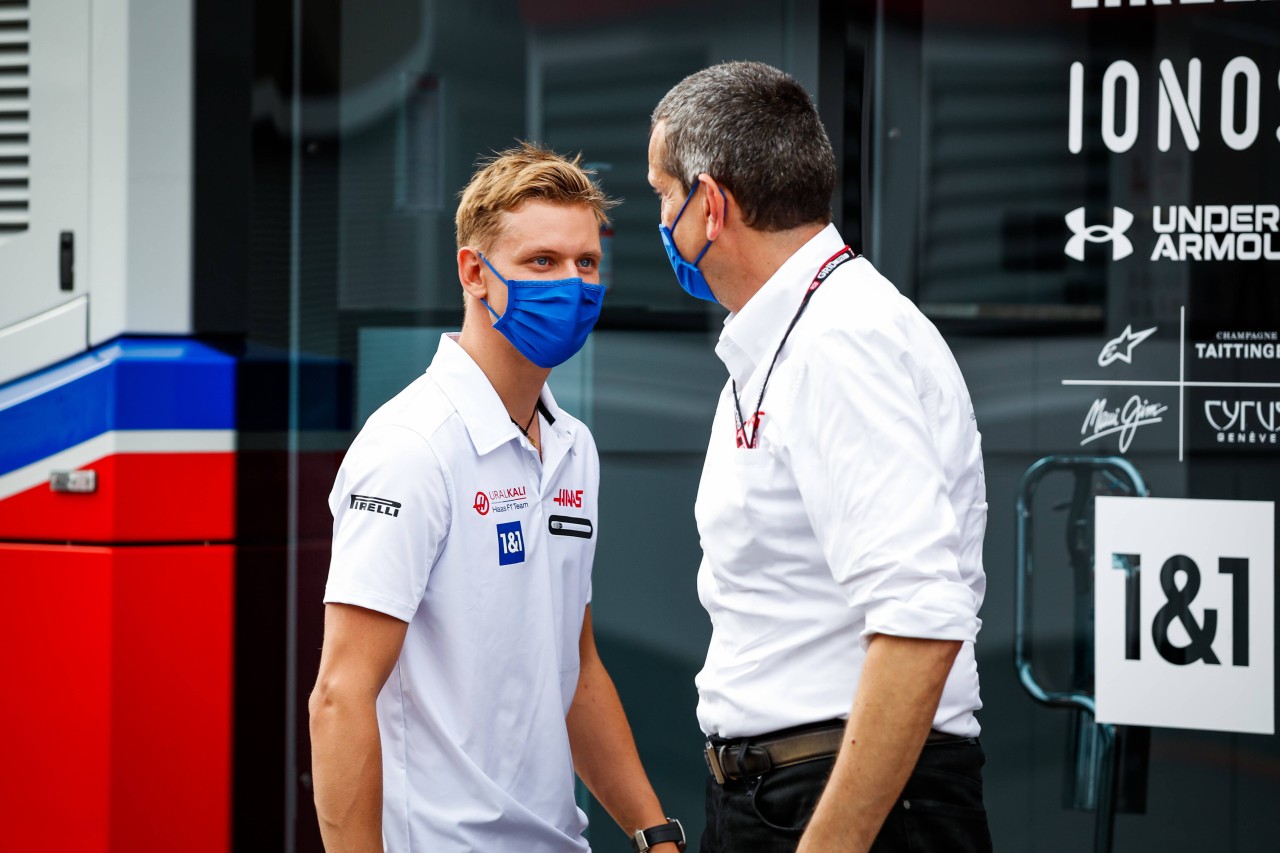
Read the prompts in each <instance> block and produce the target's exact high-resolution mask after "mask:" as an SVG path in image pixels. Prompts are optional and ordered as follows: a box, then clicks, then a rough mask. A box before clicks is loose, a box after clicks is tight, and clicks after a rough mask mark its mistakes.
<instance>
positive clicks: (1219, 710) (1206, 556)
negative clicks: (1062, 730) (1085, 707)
mask: <svg viewBox="0 0 1280 853" xmlns="http://www.w3.org/2000/svg"><path fill="white" fill-rule="evenodd" d="M1095 518H1096V521H1095V527H1094V535H1095V543H1094V549H1095V555H1094V567H1095V568H1094V630H1095V634H1094V636H1095V640H1094V654H1095V657H1096V661H1095V663H1096V673H1097V684H1096V690H1097V702H1098V713H1097V715H1096V716H1097V719H1098V722H1105V723H1118V724H1121V725H1132V726H1168V727H1172V728H1184V729H1208V730H1210V731H1227V732H1254V733H1257V734H1266V735H1269V734H1274V733H1275V690H1274V685H1275V595H1274V586H1275V521H1274V519H1275V505H1274V504H1273V503H1272V502H1271V501H1211V500H1190V499H1172V498H1119V497H1099V498H1098V499H1097V503H1096V516H1095Z"/></svg>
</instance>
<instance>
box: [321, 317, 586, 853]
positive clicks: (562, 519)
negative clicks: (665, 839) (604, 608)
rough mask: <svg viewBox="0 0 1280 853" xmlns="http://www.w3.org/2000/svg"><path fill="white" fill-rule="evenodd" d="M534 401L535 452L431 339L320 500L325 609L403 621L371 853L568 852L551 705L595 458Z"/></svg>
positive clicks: (557, 731) (555, 700)
mask: <svg viewBox="0 0 1280 853" xmlns="http://www.w3.org/2000/svg"><path fill="white" fill-rule="evenodd" d="M542 401H543V404H544V405H545V406H546V408H547V410H548V411H549V412H550V413H551V416H552V418H553V419H554V423H551V422H548V419H547V418H543V419H542V421H541V434H542V449H543V459H542V460H540V459H539V457H538V453H537V451H536V450H535V449H534V448H533V446H532V445H530V444H529V443H528V441H526V440H525V439H524V438H523V437H522V436H521V435H520V433H519V431H518V430H517V428H516V427H515V426H514V425H513V424H512V423H511V420H510V418H509V417H508V415H507V410H506V408H505V407H504V406H503V404H502V401H501V400H500V399H499V397H498V395H497V393H496V392H495V391H494V390H493V387H492V386H491V385H490V384H489V381H488V379H487V378H486V377H485V375H484V373H483V372H482V371H481V370H480V368H479V367H478V366H477V365H476V363H475V362H474V361H472V360H471V358H470V356H468V355H467V354H466V352H465V351H463V349H462V348H461V347H460V346H459V345H458V344H457V343H456V342H455V341H454V340H453V339H452V338H451V337H449V336H443V337H442V338H441V340H440V347H439V349H438V351H437V352H436V356H435V358H434V360H433V361H432V363H431V367H430V368H429V369H428V370H427V371H426V373H425V374H423V375H422V376H421V377H419V378H418V379H417V380H415V381H414V382H413V383H412V384H411V385H409V387H407V388H406V389H405V390H403V391H402V392H400V394H398V395H397V396H396V397H395V398H393V399H392V400H391V401H390V402H388V403H387V404H385V405H384V406H382V408H380V409H379V410H378V411H377V412H375V413H374V414H373V415H372V416H371V417H370V418H369V420H368V422H367V423H366V424H365V426H364V428H363V429H362V430H361V431H360V434H359V435H358V436H357V437H356V440H355V442H354V443H353V444H352V446H351V449H350V450H349V451H348V452H347V455H346V458H345V459H344V460H343V463H342V467H341V469H340V470H339V472H338V476H337V480H336V481H335V483H334V487H333V492H332V493H331V494H330V496H329V506H330V508H331V509H332V511H333V517H334V522H333V557H332V562H331V564H330V568H329V581H328V586H327V588H326V590H325V597H324V600H325V602H326V603H330V602H339V603H343V604H355V605H359V606H361V607H366V608H369V609H371V610H377V611H379V612H382V613H386V614H389V615H391V616H394V617H396V618H397V619H400V620H403V621H405V622H407V623H408V624H409V627H408V631H407V634H406V636H405V641H404V647H403V649H402V651H401V653H400V658H399V660H398V661H397V663H396V666H395V669H394V670H392V672H391V676H390V677H389V678H388V679H387V683H386V685H385V686H384V687H383V689H382V692H381V693H380V694H379V696H378V728H379V733H380V735H381V739H382V769H383V791H382V794H383V838H384V842H385V844H386V849H387V850H388V851H411V850H412V851H424V850H426V851H432V853H452V851H459V852H460V851H474V850H521V851H537V852H538V853H568V851H586V850H588V849H589V848H588V845H587V842H586V840H585V839H584V838H583V837H582V833H583V830H584V829H585V828H586V823H587V821H586V816H585V815H584V814H583V813H582V811H581V810H580V809H578V807H577V805H576V803H575V801H574V772H573V759H572V756H571V754H570V751H569V739H568V734H567V731H566V727H565V715H566V714H567V713H568V710H569V706H570V704H571V703H572V701H573V697H574V692H575V690H576V688H577V683H578V666H579V660H578V640H579V636H580V634H581V631H582V619H583V611H584V609H585V608H586V606H587V603H588V602H589V601H590V600H591V564H592V559H593V557H594V554H595V543H596V540H595V528H596V522H597V507H598V503H597V495H598V494H599V480H600V468H599V460H598V457H597V454H596V448H595V444H594V442H593V441H592V438H591V433H590V432H589V431H588V430H587V428H586V426H584V425H583V424H582V423H580V422H579V421H577V420H575V419H574V418H573V417H571V416H570V415H568V414H566V413H565V412H564V411H562V410H561V409H559V408H558V407H557V406H556V404H555V400H554V399H553V398H552V396H551V392H550V390H549V389H547V388H545V387H544V388H543V389H542Z"/></svg>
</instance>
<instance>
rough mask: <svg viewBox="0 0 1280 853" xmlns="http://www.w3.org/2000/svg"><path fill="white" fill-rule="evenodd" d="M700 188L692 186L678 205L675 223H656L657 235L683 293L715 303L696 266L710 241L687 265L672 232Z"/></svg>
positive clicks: (709, 287) (714, 298)
mask: <svg viewBox="0 0 1280 853" xmlns="http://www.w3.org/2000/svg"><path fill="white" fill-rule="evenodd" d="M700 186H702V182H701V181H698V182H697V183H696V184H694V185H693V189H692V190H690V192H689V195H688V197H687V198H686V199H685V200H684V204H682V205H680V212H679V213H677V214H676V221H675V222H672V223H671V227H670V228H668V227H667V226H665V225H663V224H662V223H658V233H660V234H661V235H662V247H663V248H664V249H666V250H667V260H669V261H670V262H671V269H673V270H675V273H676V281H678V282H680V286H681V287H682V288H684V292H685V293H687V294H689V295H690V296H694V297H697V298H698V299H705V300H707V301H708V302H715V301H717V300H716V295H715V294H714V293H712V292H711V285H709V284H707V277H706V276H704V275H703V274H702V270H700V269H698V264H699V263H700V262H701V261H702V256H703V255H705V254H706V253H707V250H708V249H710V248H711V241H710V240H708V241H707V245H705V246H703V247H702V251H701V252H699V253H698V257H696V258H694V259H693V263H689V262H688V261H686V260H685V259H684V258H682V257H680V250H679V249H677V248H676V238H675V237H674V236H673V234H672V232H673V231H675V230H676V226H677V225H679V224H680V217H681V216H684V209H685V208H686V207H688V206H689V202H690V201H692V200H693V196H694V194H695V193H697V192H698V187H700ZM720 195H722V196H724V190H720ZM724 200H725V204H728V202H729V197H728V196H725V199H724Z"/></svg>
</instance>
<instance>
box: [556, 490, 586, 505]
mask: <svg viewBox="0 0 1280 853" xmlns="http://www.w3.org/2000/svg"><path fill="white" fill-rule="evenodd" d="M551 502H552V503H554V504H558V505H560V506H571V507H574V508H575V509H582V489H561V490H560V494H558V495H556V496H555V497H554V498H552V499H551Z"/></svg>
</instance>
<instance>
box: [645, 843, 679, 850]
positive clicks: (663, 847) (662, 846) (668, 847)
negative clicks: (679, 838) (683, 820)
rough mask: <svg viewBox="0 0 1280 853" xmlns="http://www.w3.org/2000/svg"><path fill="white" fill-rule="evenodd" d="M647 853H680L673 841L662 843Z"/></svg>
mask: <svg viewBox="0 0 1280 853" xmlns="http://www.w3.org/2000/svg"><path fill="white" fill-rule="evenodd" d="M649 853H680V848H679V847H677V846H676V843H675V842H674V841H664V842H662V843H661V844H655V845H654V846H652V847H650V848H649Z"/></svg>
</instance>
